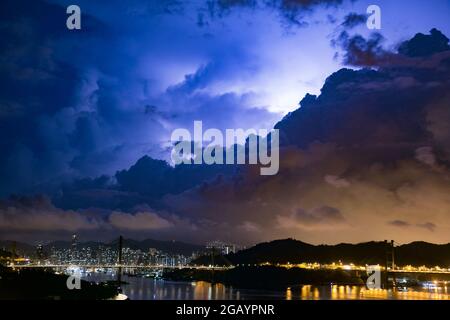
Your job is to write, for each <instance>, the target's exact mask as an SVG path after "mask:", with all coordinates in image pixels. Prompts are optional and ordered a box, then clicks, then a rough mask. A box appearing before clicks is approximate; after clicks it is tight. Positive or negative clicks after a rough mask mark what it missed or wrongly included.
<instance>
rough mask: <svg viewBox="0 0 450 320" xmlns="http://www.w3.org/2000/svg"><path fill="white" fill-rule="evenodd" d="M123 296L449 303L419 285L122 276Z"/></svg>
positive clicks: (449, 292)
mask: <svg viewBox="0 0 450 320" xmlns="http://www.w3.org/2000/svg"><path fill="white" fill-rule="evenodd" d="M83 279H85V280H89V281H96V282H102V281H108V280H114V279H115V276H114V274H111V273H90V274H85V275H84V276H83ZM122 281H124V282H126V283H127V284H123V285H122V289H123V293H124V294H125V295H127V296H128V297H129V298H130V299H131V300H252V299H261V300H266V299H270V300H379V299H386V300H450V288H448V287H447V285H443V286H423V287H420V288H415V289H411V288H404V289H396V290H367V289H366V288H364V287H361V286H338V285H329V286H310V285H304V286H296V287H292V288H289V289H287V290H285V291H266V290H247V289H236V288H232V287H229V286H225V285H223V284H211V283H208V282H203V281H195V282H178V281H165V280H158V279H151V278H145V277H140V276H127V275H124V276H123V277H122Z"/></svg>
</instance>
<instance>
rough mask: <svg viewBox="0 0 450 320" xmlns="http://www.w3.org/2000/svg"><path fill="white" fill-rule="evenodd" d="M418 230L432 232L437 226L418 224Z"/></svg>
mask: <svg viewBox="0 0 450 320" xmlns="http://www.w3.org/2000/svg"><path fill="white" fill-rule="evenodd" d="M417 226H418V227H419V228H424V229H426V230H428V231H430V232H434V231H435V230H436V228H437V226H436V225H435V224H434V223H432V222H426V223H420V224H418V225H417Z"/></svg>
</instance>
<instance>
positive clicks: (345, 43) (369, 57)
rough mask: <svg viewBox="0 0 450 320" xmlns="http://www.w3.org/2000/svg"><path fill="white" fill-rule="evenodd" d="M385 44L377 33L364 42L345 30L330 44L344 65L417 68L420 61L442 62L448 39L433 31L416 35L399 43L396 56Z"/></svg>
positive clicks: (446, 51)
mask: <svg viewBox="0 0 450 320" xmlns="http://www.w3.org/2000/svg"><path fill="white" fill-rule="evenodd" d="M384 40H385V39H384V38H383V36H382V35H381V34H380V33H377V32H373V33H371V34H370V36H369V38H367V39H366V38H364V37H363V36H361V35H359V34H355V35H350V34H349V33H348V32H347V31H346V30H344V31H342V32H340V33H339V35H338V36H337V37H336V38H335V39H333V40H332V45H333V46H338V47H341V48H342V49H343V51H344V53H343V63H344V64H347V65H352V66H368V67H388V66H392V67H395V66H397V67H398V66H403V67H406V66H417V65H420V64H422V63H423V62H424V60H423V59H420V58H424V57H430V56H433V55H437V56H436V59H442V57H444V58H445V57H446V55H445V53H448V51H449V50H450V46H449V44H448V42H449V39H448V38H447V37H446V36H445V35H443V34H442V33H441V32H440V31H439V30H436V29H432V30H431V31H430V34H429V35H425V34H422V33H418V34H416V35H415V36H414V37H413V38H412V39H411V40H407V41H404V42H402V43H400V44H399V45H398V52H397V53H395V52H391V51H389V50H387V49H385V48H384V47H383V42H384ZM439 53H444V55H438V54H439ZM428 62H429V63H433V60H431V59H429V60H428Z"/></svg>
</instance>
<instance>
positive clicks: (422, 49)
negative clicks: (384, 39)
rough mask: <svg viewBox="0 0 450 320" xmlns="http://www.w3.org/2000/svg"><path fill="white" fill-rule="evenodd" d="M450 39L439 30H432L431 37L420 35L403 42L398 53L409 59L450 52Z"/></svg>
mask: <svg viewBox="0 0 450 320" xmlns="http://www.w3.org/2000/svg"><path fill="white" fill-rule="evenodd" d="M448 42H449V39H448V38H447V37H446V36H445V35H443V34H442V32H440V31H439V30H436V29H432V30H431V31H430V34H429V35H426V34H423V33H418V34H416V35H415V36H414V37H413V38H412V39H411V40H407V41H405V42H403V43H402V44H401V45H400V46H399V48H398V52H399V53H400V54H403V55H405V56H408V57H426V56H430V55H433V54H435V53H438V52H444V51H449V50H450V46H449V44H448Z"/></svg>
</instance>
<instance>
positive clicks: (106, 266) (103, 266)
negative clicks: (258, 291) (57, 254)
mask: <svg viewBox="0 0 450 320" xmlns="http://www.w3.org/2000/svg"><path fill="white" fill-rule="evenodd" d="M9 267H10V268H14V269H22V268H54V269H69V268H86V269H196V270H228V269H232V268H234V266H190V265H183V266H167V265H128V264H121V265H119V264H110V265H109V264H99V265H92V264H75V263H74V264H37V263H29V264H22V265H9Z"/></svg>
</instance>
